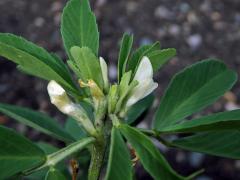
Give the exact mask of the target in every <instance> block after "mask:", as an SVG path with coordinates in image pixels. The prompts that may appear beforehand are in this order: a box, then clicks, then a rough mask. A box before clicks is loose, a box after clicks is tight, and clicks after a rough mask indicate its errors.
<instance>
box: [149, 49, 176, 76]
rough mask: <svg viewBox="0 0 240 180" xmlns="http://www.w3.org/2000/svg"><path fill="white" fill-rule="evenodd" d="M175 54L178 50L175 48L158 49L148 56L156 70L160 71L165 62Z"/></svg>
mask: <svg viewBox="0 0 240 180" xmlns="http://www.w3.org/2000/svg"><path fill="white" fill-rule="evenodd" d="M175 55H176V50H175V49H173V48H169V49H163V50H156V51H153V52H151V53H148V54H147V56H148V58H149V59H150V61H151V63H152V66H153V71H154V72H156V71H158V70H159V69H160V68H161V67H162V66H163V65H164V64H165V63H167V62H168V61H169V60H170V59H171V58H172V57H174V56H175Z"/></svg>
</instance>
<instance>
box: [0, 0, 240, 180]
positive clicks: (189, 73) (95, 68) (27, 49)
mask: <svg viewBox="0 0 240 180" xmlns="http://www.w3.org/2000/svg"><path fill="white" fill-rule="evenodd" d="M61 34H62V38H63V42H64V47H65V50H66V52H67V55H68V59H69V60H67V64H68V66H69V67H70V69H71V70H72V71H73V74H74V75H73V76H72V74H71V72H70V71H69V69H68V67H67V65H65V64H64V62H63V61H62V60H61V59H60V58H59V57H58V56H56V55H55V54H53V53H48V52H47V51H46V50H44V49H43V48H40V47H38V46H36V45H34V44H32V43H30V42H28V41H27V40H25V39H23V38H21V37H17V36H15V35H12V34H5V33H1V34H0V55H1V56H3V57H5V58H7V59H9V60H11V61H13V62H15V63H16V64H17V68H18V69H19V70H21V71H23V72H25V73H27V74H30V75H33V76H37V77H40V78H42V79H45V80H47V81H49V84H48V86H47V90H48V94H49V96H50V100H51V103H52V104H53V105H55V106H56V107H57V108H58V109H59V110H60V111H61V112H62V113H64V114H65V115H67V116H68V118H67V119H66V123H65V125H64V127H62V126H61V125H60V124H59V123H58V122H57V121H56V120H54V119H52V118H50V117H48V116H47V115H46V114H43V113H40V112H36V111H33V110H30V109H27V108H23V107H17V106H14V105H7V104H0V112H1V113H3V114H6V115H7V116H9V117H11V118H13V119H15V120H17V121H19V122H20V123H23V124H25V125H27V126H30V127H32V128H35V129H36V130H38V131H40V132H42V133H45V134H47V135H49V136H51V137H53V138H56V139H58V140H60V141H62V142H64V143H65V147H63V148H60V149H59V148H56V147H53V146H52V145H50V144H47V143H42V142H41V143H33V142H31V141H30V140H28V139H26V138H25V137H23V136H21V135H18V134H17V133H16V132H14V131H13V130H10V129H9V128H6V127H3V126H0V179H21V178H23V179H46V180H62V179H69V178H70V177H72V179H73V180H76V179H78V178H79V179H89V180H96V179H106V180H131V179H135V175H134V174H135V173H134V169H135V164H136V163H139V164H141V165H142V166H143V167H144V169H145V170H146V172H147V173H149V174H150V175H151V176H152V177H153V178H154V179H160V180H176V179H182V180H187V179H193V178H194V177H195V176H197V175H198V174H199V173H202V170H199V171H197V172H195V173H194V172H193V174H192V175H189V176H182V175H180V174H178V173H177V172H175V171H174V170H173V169H172V168H171V166H170V165H169V163H168V161H167V160H166V159H165V158H164V156H163V155H162V154H161V152H160V151H159V149H158V148H157V147H156V146H155V144H154V143H153V142H152V139H156V140H158V141H159V142H160V143H162V144H163V145H165V146H167V147H169V148H181V149H185V150H190V151H197V152H201V153H206V154H210V155H215V156H221V157H227V158H232V159H239V158H240V149H239V146H240V141H239V136H240V132H239V129H240V128H239V127H240V126H239V125H240V111H239V110H235V111H229V112H220V113H216V114H212V115H208V116H203V117H200V118H197V119H191V120H189V118H188V117H189V116H191V115H192V114H193V113H196V112H198V111H200V110H202V109H203V108H205V107H207V106H208V105H210V104H212V103H214V102H215V101H216V100H217V99H219V97H220V96H222V95H223V94H224V93H225V92H226V91H228V90H229V89H230V88H231V87H232V86H233V85H234V83H235V82H236V79H237V76H236V73H235V72H233V71H232V70H230V69H229V68H227V67H226V66H225V65H224V63H222V62H221V61H219V60H215V59H207V60H203V61H200V62H197V63H195V64H194V65H192V66H189V67H187V68H185V69H183V70H182V71H181V72H179V73H177V74H176V75H175V76H174V77H173V79H172V80H171V82H170V84H169V86H168V88H167V90H166V92H165V94H164V95H163V97H162V98H161V102H160V105H159V107H158V108H157V110H156V113H155V114H154V115H153V116H149V117H153V123H152V126H151V127H152V128H151V129H141V128H137V127H134V125H136V124H137V122H139V121H140V120H139V117H140V115H141V114H142V113H143V112H145V111H146V110H147V109H149V108H150V107H151V106H152V102H153V100H154V95H153V91H154V90H156V88H157V87H158V84H157V83H156V82H155V81H154V80H153V74H154V73H155V72H157V71H158V70H159V69H161V68H162V66H163V65H164V64H165V63H167V62H168V60H169V59H170V58H171V57H173V56H174V55H175V49H171V48H170V49H161V47H160V43H159V42H156V43H154V44H150V45H144V46H142V47H140V48H138V49H137V50H134V51H132V50H131V49H132V43H133V36H132V35H128V34H124V36H123V39H122V41H121V47H120V53H119V58H118V82H116V83H110V82H109V80H108V67H107V63H106V62H105V60H104V59H103V58H101V57H100V58H99V55H98V48H99V33H98V28H97V24H96V18H95V16H94V14H93V13H92V11H91V9H90V5H89V2H88V0H70V1H69V2H68V4H67V5H66V7H65V8H64V11H63V15H62V23H61ZM29 91H30V90H29ZM137 119H138V121H136V120H137ZM179 133H184V134H185V136H184V137H183V136H181V137H180V138H179V139H176V140H173V141H170V140H169V138H167V137H168V136H167V135H172V134H179ZM66 160H68V161H66Z"/></svg>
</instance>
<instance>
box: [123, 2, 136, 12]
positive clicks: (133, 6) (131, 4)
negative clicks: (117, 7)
mask: <svg viewBox="0 0 240 180" xmlns="http://www.w3.org/2000/svg"><path fill="white" fill-rule="evenodd" d="M126 9H127V12H128V13H133V12H135V11H136V10H137V9H138V3H137V2H134V1H130V2H129V3H126Z"/></svg>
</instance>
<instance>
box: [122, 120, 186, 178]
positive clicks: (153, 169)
mask: <svg viewBox="0 0 240 180" xmlns="http://www.w3.org/2000/svg"><path fill="white" fill-rule="evenodd" d="M120 131H121V133H122V134H123V135H124V136H125V138H126V139H127V141H129V143H130V144H131V146H132V147H133V149H134V150H135V151H136V154H137V156H138V157H139V159H140V161H141V163H142V165H143V167H144V168H145V169H146V170H147V171H148V172H149V174H150V175H151V176H152V177H153V178H154V179H156V180H162V179H169V180H172V179H176V180H177V179H184V178H183V177H182V176H180V175H178V174H177V173H176V172H175V171H174V170H173V169H172V168H171V167H170V165H169V164H168V162H167V161H166V159H165V158H164V156H163V155H162V154H161V153H160V152H159V151H158V149H157V148H156V147H155V146H154V144H153V143H152V141H151V140H150V139H149V138H148V137H147V136H145V135H144V134H143V133H141V132H140V131H138V130H137V129H135V128H132V127H130V126H128V125H120Z"/></svg>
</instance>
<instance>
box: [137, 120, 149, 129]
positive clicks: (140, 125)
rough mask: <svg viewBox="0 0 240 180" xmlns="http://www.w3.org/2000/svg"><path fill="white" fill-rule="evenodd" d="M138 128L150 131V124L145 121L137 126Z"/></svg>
mask: <svg viewBox="0 0 240 180" xmlns="http://www.w3.org/2000/svg"><path fill="white" fill-rule="evenodd" d="M137 127H138V128H142V129H148V128H149V127H148V124H147V123H146V122H145V121H142V122H140V123H139V124H138V125H137Z"/></svg>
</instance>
